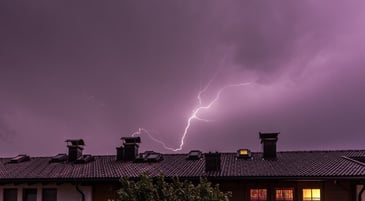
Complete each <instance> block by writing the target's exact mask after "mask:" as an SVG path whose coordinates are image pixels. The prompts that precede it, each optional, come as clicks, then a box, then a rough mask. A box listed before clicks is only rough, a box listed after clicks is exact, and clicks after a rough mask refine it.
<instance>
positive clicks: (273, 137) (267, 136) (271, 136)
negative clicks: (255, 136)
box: [259, 132, 280, 142]
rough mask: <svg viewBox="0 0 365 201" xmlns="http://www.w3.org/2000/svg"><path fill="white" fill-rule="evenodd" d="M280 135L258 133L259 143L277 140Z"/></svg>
mask: <svg viewBox="0 0 365 201" xmlns="http://www.w3.org/2000/svg"><path fill="white" fill-rule="evenodd" d="M279 134H280V132H276V133H274V132H272V133H261V132H259V136H260V139H261V142H262V141H263V140H278V135H279Z"/></svg>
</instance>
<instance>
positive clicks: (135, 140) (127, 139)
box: [120, 137, 141, 144]
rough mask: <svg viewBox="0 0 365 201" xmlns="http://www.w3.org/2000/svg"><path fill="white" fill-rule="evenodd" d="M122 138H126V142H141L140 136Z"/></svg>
mask: <svg viewBox="0 0 365 201" xmlns="http://www.w3.org/2000/svg"><path fill="white" fill-rule="evenodd" d="M120 139H121V140H124V143H134V144H136V143H141V138H140V137H122V138H120Z"/></svg>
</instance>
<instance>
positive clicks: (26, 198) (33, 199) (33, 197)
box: [23, 188, 37, 201]
mask: <svg viewBox="0 0 365 201" xmlns="http://www.w3.org/2000/svg"><path fill="white" fill-rule="evenodd" d="M23 201H37V189H35V188H27V189H23Z"/></svg>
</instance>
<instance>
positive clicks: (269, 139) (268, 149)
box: [259, 132, 279, 160]
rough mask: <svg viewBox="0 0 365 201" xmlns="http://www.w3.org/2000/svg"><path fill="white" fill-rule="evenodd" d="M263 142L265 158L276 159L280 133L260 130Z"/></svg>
mask: <svg viewBox="0 0 365 201" xmlns="http://www.w3.org/2000/svg"><path fill="white" fill-rule="evenodd" d="M259 135H260V139H261V144H262V145H263V151H264V159H265V160H270V159H276V142H277V141H278V135H279V133H261V132H259Z"/></svg>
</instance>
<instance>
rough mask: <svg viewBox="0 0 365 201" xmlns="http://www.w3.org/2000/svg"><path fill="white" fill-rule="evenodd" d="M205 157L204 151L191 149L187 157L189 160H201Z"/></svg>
mask: <svg viewBox="0 0 365 201" xmlns="http://www.w3.org/2000/svg"><path fill="white" fill-rule="evenodd" d="M202 157H203V153H202V152H201V151H200V150H191V151H190V152H189V154H188V156H187V157H186V159H187V160H199V159H201V158H202Z"/></svg>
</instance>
